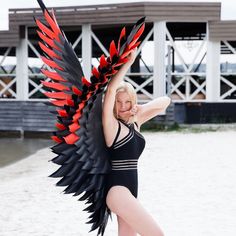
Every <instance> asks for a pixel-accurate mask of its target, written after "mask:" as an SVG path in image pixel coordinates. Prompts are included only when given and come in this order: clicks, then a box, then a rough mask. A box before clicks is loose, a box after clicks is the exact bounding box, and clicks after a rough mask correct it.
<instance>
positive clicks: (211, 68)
mask: <svg viewBox="0 0 236 236" xmlns="http://www.w3.org/2000/svg"><path fill="white" fill-rule="evenodd" d="M208 27H209V26H208ZM219 98H220V41H212V40H210V39H209V30H208V29H207V60H206V101H209V102H215V101H218V100H219Z"/></svg>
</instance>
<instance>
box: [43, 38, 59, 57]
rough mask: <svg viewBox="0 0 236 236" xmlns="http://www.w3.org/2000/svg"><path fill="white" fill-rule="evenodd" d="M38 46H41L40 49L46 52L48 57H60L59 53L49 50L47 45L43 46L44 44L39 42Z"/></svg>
mask: <svg viewBox="0 0 236 236" xmlns="http://www.w3.org/2000/svg"><path fill="white" fill-rule="evenodd" d="M39 46H40V47H41V49H42V50H43V51H44V52H46V53H47V54H48V55H49V56H50V57H55V58H57V59H61V57H60V56H59V55H57V54H56V53H55V52H54V51H53V50H51V49H50V48H49V47H47V46H45V45H44V44H42V43H41V42H39Z"/></svg>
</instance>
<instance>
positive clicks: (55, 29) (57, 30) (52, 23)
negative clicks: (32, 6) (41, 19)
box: [44, 11, 61, 42]
mask: <svg viewBox="0 0 236 236" xmlns="http://www.w3.org/2000/svg"><path fill="white" fill-rule="evenodd" d="M44 16H45V18H46V20H47V22H48V24H49V25H50V27H51V28H52V30H53V32H54V37H55V39H56V40H57V41H58V42H60V38H59V34H61V31H60V28H59V27H58V25H57V23H56V22H55V21H54V20H53V19H52V17H51V16H50V15H49V14H48V11H44Z"/></svg>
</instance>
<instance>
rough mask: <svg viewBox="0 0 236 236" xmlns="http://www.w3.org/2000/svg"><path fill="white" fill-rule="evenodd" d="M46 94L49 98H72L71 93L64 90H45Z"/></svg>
mask: <svg viewBox="0 0 236 236" xmlns="http://www.w3.org/2000/svg"><path fill="white" fill-rule="evenodd" d="M43 94H44V95H46V96H47V97H49V98H57V99H71V95H69V94H66V93H63V92H52V93H51V92H44V93H43Z"/></svg>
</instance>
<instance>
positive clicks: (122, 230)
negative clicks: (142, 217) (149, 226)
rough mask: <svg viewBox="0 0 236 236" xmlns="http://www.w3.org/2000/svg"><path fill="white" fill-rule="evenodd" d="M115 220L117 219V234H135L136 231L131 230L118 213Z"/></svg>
mask: <svg viewBox="0 0 236 236" xmlns="http://www.w3.org/2000/svg"><path fill="white" fill-rule="evenodd" d="M117 221H118V236H137V233H136V232H135V231H134V230H133V228H132V227H131V226H130V225H129V224H127V222H126V221H124V220H123V219H122V218H121V217H120V216H118V215H117Z"/></svg>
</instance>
